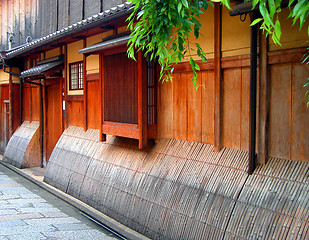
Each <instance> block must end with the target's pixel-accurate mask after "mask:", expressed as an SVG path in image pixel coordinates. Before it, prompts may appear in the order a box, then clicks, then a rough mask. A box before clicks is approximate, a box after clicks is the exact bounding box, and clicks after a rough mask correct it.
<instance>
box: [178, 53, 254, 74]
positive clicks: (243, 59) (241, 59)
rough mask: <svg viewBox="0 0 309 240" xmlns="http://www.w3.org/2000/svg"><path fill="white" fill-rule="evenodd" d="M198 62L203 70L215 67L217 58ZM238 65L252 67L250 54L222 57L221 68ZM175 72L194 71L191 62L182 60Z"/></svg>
mask: <svg viewBox="0 0 309 240" xmlns="http://www.w3.org/2000/svg"><path fill="white" fill-rule="evenodd" d="M196 63H197V64H198V65H199V66H200V69H201V71H206V70H214V69H215V59H209V60H208V61H207V62H206V63H205V62H203V61H201V60H198V61H196ZM237 67H250V55H249V54H246V55H241V56H232V57H224V58H222V57H221V69H226V68H237ZM174 72H175V73H176V72H192V68H191V65H190V63H189V62H182V63H178V64H177V65H175V67H174Z"/></svg>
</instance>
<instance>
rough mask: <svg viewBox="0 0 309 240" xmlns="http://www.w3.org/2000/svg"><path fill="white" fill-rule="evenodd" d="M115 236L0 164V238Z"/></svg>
mask: <svg viewBox="0 0 309 240" xmlns="http://www.w3.org/2000/svg"><path fill="white" fill-rule="evenodd" d="M2 239H6V240H7V239H12V240H19V239H21V240H26V239H31V240H35V239H118V238H117V237H116V236H114V235H112V234H111V233H110V232H108V231H106V230H105V229H104V228H102V227H101V226H99V225H97V224H95V223H94V222H92V221H91V220H89V219H88V218H86V217H85V216H83V215H82V214H81V213H80V212H79V211H78V210H76V209H75V208H73V207H72V206H70V205H69V204H67V203H65V202H64V201H62V200H60V199H59V198H57V197H55V196H54V195H52V194H50V193H48V192H47V191H45V190H43V189H41V188H40V187H38V186H36V185H35V184H33V183H32V182H29V181H28V180H26V179H25V178H23V177H22V176H20V175H18V174H16V173H15V172H12V171H11V170H9V169H7V168H6V167H4V166H3V165H1V164H0V240H2Z"/></svg>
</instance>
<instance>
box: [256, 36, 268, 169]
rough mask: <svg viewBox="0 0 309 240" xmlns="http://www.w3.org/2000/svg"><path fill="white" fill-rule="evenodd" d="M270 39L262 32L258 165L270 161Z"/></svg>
mask: <svg viewBox="0 0 309 240" xmlns="http://www.w3.org/2000/svg"><path fill="white" fill-rule="evenodd" d="M267 52H268V38H266V37H265V34H263V32H262V31H260V58H259V65H260V72H259V73H260V74H259V77H260V78H259V124H258V132H259V135H258V136H259V138H258V159H257V160H258V163H260V164H265V163H266V162H267V159H268V128H269V92H270V86H269V79H268V56H267Z"/></svg>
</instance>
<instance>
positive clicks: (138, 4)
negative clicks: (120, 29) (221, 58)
mask: <svg viewBox="0 0 309 240" xmlns="http://www.w3.org/2000/svg"><path fill="white" fill-rule="evenodd" d="M133 3H134V4H135V6H134V11H133V12H132V14H131V15H130V16H129V17H128V21H129V24H128V26H129V28H130V30H131V37H132V38H131V39H130V40H129V43H128V51H127V53H128V56H129V57H131V58H133V59H135V58H134V53H135V51H140V50H142V51H143V52H144V53H145V55H147V54H150V59H151V60H153V59H157V61H158V63H159V64H160V66H161V71H160V79H162V80H165V81H171V80H172V73H173V70H174V68H173V65H174V64H177V63H178V62H180V61H182V60H183V59H184V58H185V55H186V54H190V55H191V54H192V52H196V53H197V55H198V56H199V57H200V58H201V59H202V60H203V61H206V54H205V52H204V51H203V49H202V48H201V46H200V45H199V44H198V43H191V42H189V36H190V33H192V32H193V34H194V36H195V37H196V38H198V37H199V36H200V35H201V33H200V28H201V26H202V25H201V23H200V21H199V20H198V18H199V16H200V14H202V13H203V12H202V9H204V10H206V9H207V7H208V4H209V3H208V2H207V1H204V0H168V1H167V0H133ZM190 64H191V67H192V70H193V75H194V77H193V80H192V81H193V85H194V86H197V73H196V71H198V70H199V69H200V68H199V66H198V65H197V63H196V62H195V61H194V60H193V58H192V57H191V58H190Z"/></svg>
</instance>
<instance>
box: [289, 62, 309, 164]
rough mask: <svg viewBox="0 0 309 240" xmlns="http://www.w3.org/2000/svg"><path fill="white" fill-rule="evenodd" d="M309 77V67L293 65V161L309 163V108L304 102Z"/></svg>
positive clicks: (299, 64)
mask: <svg viewBox="0 0 309 240" xmlns="http://www.w3.org/2000/svg"><path fill="white" fill-rule="evenodd" d="M308 76H309V66H308V65H306V64H301V63H294V64H293V72H292V77H293V80H292V109H291V111H292V119H291V124H290V126H291V134H292V136H291V159H292V160H300V161H309V108H307V107H306V101H305V100H304V95H305V92H306V90H307V89H308V88H304V87H303V85H304V81H305V79H307V78H308Z"/></svg>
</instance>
